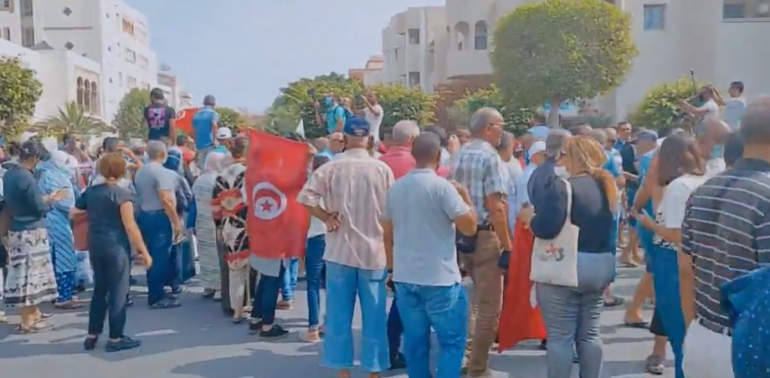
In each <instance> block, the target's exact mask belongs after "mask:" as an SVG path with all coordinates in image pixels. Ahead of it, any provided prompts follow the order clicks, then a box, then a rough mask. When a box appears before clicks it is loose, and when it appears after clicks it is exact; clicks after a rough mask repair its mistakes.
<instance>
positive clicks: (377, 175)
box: [297, 149, 395, 270]
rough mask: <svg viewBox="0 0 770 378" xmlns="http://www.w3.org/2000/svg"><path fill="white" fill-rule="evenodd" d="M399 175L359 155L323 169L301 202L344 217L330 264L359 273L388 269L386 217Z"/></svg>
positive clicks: (332, 237) (332, 242) (333, 238)
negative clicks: (382, 218)
mask: <svg viewBox="0 0 770 378" xmlns="http://www.w3.org/2000/svg"><path fill="white" fill-rule="evenodd" d="M394 181H395V180H394V179H393V172H392V171H391V170H390V168H388V166H387V165H386V164H385V163H383V162H381V161H380V160H377V159H375V158H373V157H371V156H370V155H369V153H368V152H367V151H366V150H363V149H353V150H348V151H345V152H344V153H342V154H339V155H337V157H336V158H334V159H332V160H331V161H330V162H328V163H326V164H324V165H323V166H321V167H320V168H318V169H317V170H316V171H315V172H313V175H312V176H310V180H309V181H308V182H307V184H305V187H304V188H302V191H301V192H300V193H299V196H298V198H297V201H299V202H300V203H302V204H304V205H307V206H319V205H320V203H321V201H323V204H324V205H325V206H324V207H325V209H326V210H327V211H330V212H338V213H339V215H340V222H341V225H340V228H339V229H337V230H336V231H334V232H330V233H328V234H327V235H326V250H325V252H324V260H326V261H330V262H333V263H336V264H341V265H345V266H350V267H353V268H359V269H368V270H378V269H385V265H386V264H385V245H384V244H383V242H382V237H383V230H382V224H381V223H380V215H381V214H382V211H383V209H384V208H385V197H386V195H387V193H388V189H390V187H391V186H392V185H393V182H394Z"/></svg>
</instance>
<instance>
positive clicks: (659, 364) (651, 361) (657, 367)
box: [645, 355, 666, 375]
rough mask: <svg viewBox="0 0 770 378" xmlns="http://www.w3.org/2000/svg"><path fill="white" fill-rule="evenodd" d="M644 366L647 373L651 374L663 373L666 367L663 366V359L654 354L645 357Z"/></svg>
mask: <svg viewBox="0 0 770 378" xmlns="http://www.w3.org/2000/svg"><path fill="white" fill-rule="evenodd" d="M645 368H646V369H647V372H648V373H650V374H653V375H663V373H665V371H666V367H665V366H663V359H662V358H660V356H655V355H651V356H649V357H647V362H646V365H645Z"/></svg>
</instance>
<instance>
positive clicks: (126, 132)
mask: <svg viewBox="0 0 770 378" xmlns="http://www.w3.org/2000/svg"><path fill="white" fill-rule="evenodd" d="M149 102H150V91H149V90H148V89H143V88H132V89H131V90H130V91H128V93H126V94H125V96H123V99H122V100H120V104H119V105H118V113H117V114H116V115H115V119H114V120H113V121H112V123H113V126H115V128H116V129H117V130H118V133H120V136H121V137H124V138H142V137H146V136H147V129H146V127H145V121H144V108H146V107H147V106H148V105H149Z"/></svg>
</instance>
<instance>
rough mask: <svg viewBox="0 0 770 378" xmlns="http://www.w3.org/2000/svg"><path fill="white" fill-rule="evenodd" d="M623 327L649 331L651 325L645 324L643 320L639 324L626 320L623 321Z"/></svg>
mask: <svg viewBox="0 0 770 378" xmlns="http://www.w3.org/2000/svg"><path fill="white" fill-rule="evenodd" d="M623 327H626V328H638V329H648V328H650V323H647V322H645V321H643V320H640V321H638V322H628V321H625V320H624V321H623Z"/></svg>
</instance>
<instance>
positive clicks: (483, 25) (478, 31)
mask: <svg viewBox="0 0 770 378" xmlns="http://www.w3.org/2000/svg"><path fill="white" fill-rule="evenodd" d="M474 32H475V36H474V39H473V48H474V49H476V50H486V49H487V22H486V21H479V22H477V23H476V27H475V28H474Z"/></svg>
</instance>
